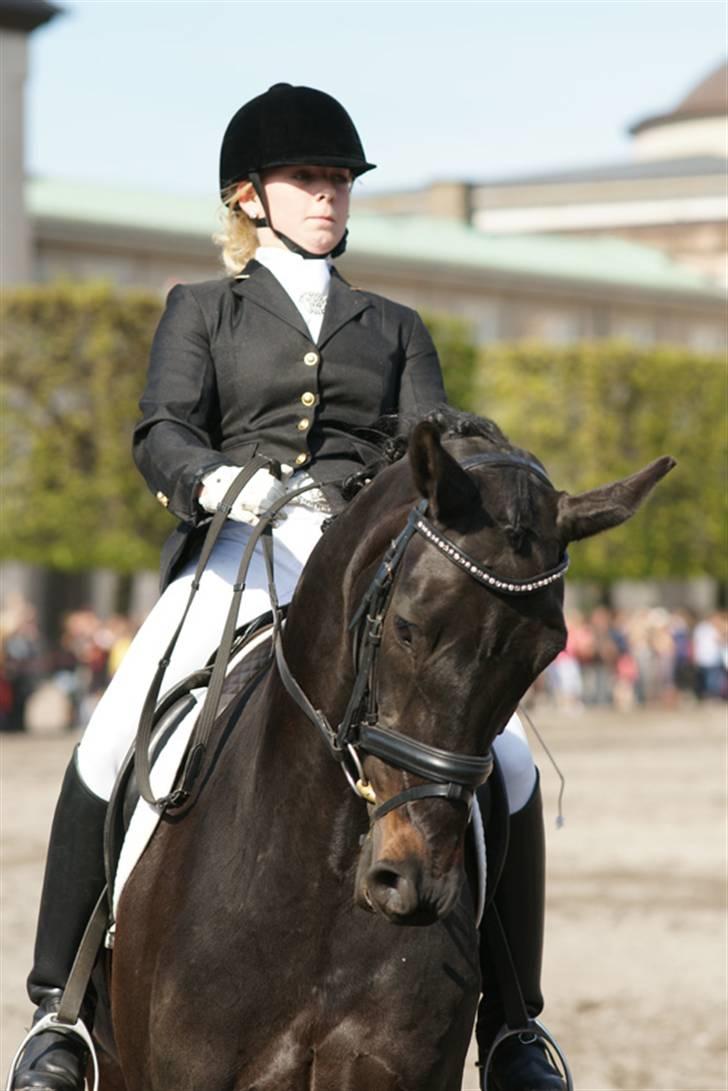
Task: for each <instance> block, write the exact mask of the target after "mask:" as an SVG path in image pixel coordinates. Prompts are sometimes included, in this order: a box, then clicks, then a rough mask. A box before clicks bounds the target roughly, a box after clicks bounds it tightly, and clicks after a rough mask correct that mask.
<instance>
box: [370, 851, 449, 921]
mask: <svg viewBox="0 0 728 1091" xmlns="http://www.w3.org/2000/svg"><path fill="white" fill-rule="evenodd" d="M463 879H464V876H463V874H462V872H461V871H460V869H459V868H454V869H452V871H451V872H449V873H448V874H447V875H444V876H442V877H440V878H438V879H437V880H435V879H433V878H432V877H430V876H428V875H427V873H426V872H425V870H424V869H423V867H422V864H421V862H420V861H419V860H418V858H417V857H416V856H408V857H406V858H405V859H403V860H386V859H382V860H378V861H376V862H375V863H372V864H369V865H368V866H367V864H366V863H365V862H364V861H363V860H360V862H359V873H358V875H357V895H356V900H357V903H358V904H359V905H360V906H361V907H362V908H364V909H369V910H371V911H372V912H374V913H381V915H382V916H384V917H386V918H387V920H388V921H391V923H392V924H408V925H425V924H434V923H435V922H436V921H438V920H441V919H442V918H443V917H446V916H447V915H448V913H449V912H450V911H451V910H452V908H453V907H454V905H455V903H456V901H457V899H458V896H459V893H460V888H461V886H462V882H463Z"/></svg>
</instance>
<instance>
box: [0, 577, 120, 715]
mask: <svg viewBox="0 0 728 1091" xmlns="http://www.w3.org/2000/svg"><path fill="white" fill-rule="evenodd" d="M135 628H136V626H135V624H134V623H133V622H132V621H131V619H129V618H127V617H124V616H122V615H115V616H113V617H110V618H107V619H104V620H102V619H101V618H99V617H98V616H97V615H96V614H95V613H94V611H93V610H91V609H89V608H88V607H84V608H83V609H79V610H72V611H70V612H69V613H68V614H66V615H65V616H64V618H63V620H62V625H61V631H60V635H59V637H58V639H57V640H54V641H50V640H48V639H47V638H46V637H45V636H44V634H43V633H42V632H41V629H40V626H39V624H38V618H37V613H36V610H35V608H34V607H33V606H31V605H30V604H29V603H28V602H26V601H25V600H24V599H22V598H20V597H16V598H13V599H11V600H10V601H9V602H8V604H7V605H6V606H5V609H4V610H3V611H2V612H0V731H24V730H25V729H26V727H27V726H28V725H27V720H28V704H29V702H30V700H31V698H32V697H33V696H34V695H35V694H36V693H37V692H38V690H39V688H40V687H41V686H44V687H45V688H46V692H48V691H51V692H52V694H53V695H54V696H55V698H56V699H55V701H53V702H52V703H53V707H54V713H53V715H54V716H55V717H57V716H58V709H59V707H60V709H61V719H62V720H63V722H64V725H65V726H66V727H68V728H69V729H70V728H75V727H83V726H85V724H86V723H87V722H88V720H89V718H90V716H91V713H92V711H93V709H94V706H95V704H96V702H97V701H98V699H99V697H100V696H101V694H102V693H103V691H104V688H105V686H106V684H107V682H108V681H109V679H110V678H111V676H112V674H113V673H114V671H115V670H116V668H117V667H118V665H119V663H120V662H121V658H122V656H123V655H124V652H125V651H126V649H127V647H128V646H129V643H130V641H131V639H132V637H133V635H134V632H135Z"/></svg>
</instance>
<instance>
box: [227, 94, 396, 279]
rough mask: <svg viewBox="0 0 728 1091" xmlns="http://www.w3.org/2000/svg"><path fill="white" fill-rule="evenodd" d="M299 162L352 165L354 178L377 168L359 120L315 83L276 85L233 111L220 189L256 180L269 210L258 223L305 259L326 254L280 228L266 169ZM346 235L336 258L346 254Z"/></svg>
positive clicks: (262, 200) (259, 194) (257, 190)
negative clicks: (363, 141)
mask: <svg viewBox="0 0 728 1091" xmlns="http://www.w3.org/2000/svg"><path fill="white" fill-rule="evenodd" d="M295 164H301V165H302V166H304V165H316V166H319V165H320V166H323V167H328V166H331V167H348V168H349V170H351V172H352V173H353V175H354V177H357V176H358V175H360V174H364V172H365V171H368V170H373V169H374V166H375V164H374V163H367V161H366V158H365V156H364V149H363V147H362V144H361V140H360V139H359V135H358V133H357V131H356V129H355V128H354V123H353V122H352V120H351V118H350V117H349V115H348V114H347V112H346V110H345V109H344V107H343V106H342V105H341V103H339V102H337V101H336V99H335V98H332V97H331V95H327V94H325V93H324V92H323V91H316V90H314V88H313V87H292V86H291V84H290V83H276V84H274V85H273V87H271V88H269V90H268V91H266V92H265V93H264V94H262V95H258V97H257V98H254V99H251V100H250V102H246V103H245V105H244V106H241V107H240V109H239V110H238V112H237V113H236V114H234V115H233V117H232V119H231V121H230V124H229V125H228V127H227V129H226V130H225V135H224V137H223V141H222V148H221V150H220V192H221V193H222V194H223V195H224V193H225V191H226V190H227V189H228V188H229V187H230V186H231V185H235V183H237V182H242V181H245V180H246V179H247V180H250V182H252V184H253V187H254V188H255V192H256V193H257V194H258V197H259V198H260V200H261V202H262V204H263V208H264V209H265V213H266V218H265V219H259V220H256V226H257V227H270V229H271V231H273V232H274V234H276V235H277V236H278V238H279V239H281V241H282V242H284V243H285V245H286V246H287V247H288V248H289V250H293V252H294V253H296V254H301V255H302V256H303V257H308V258H313V257H321V255H320V254H311V253H309V251H307V250H304V249H303V247H301V246H299V245H298V244H297V243H295V242H293V240H292V239H289V238H287V237H286V236H285V235H283V234H282V233H281V232H279V231H276V229H275V227H274V226H273V224H272V223H271V222H270V213H269V210H268V203H267V200H266V197H265V191H264V189H263V184H262V182H261V178H260V173H261V171H263V170H266V169H267V168H269V167H284V166H293V165H295ZM346 235H347V232H344V236H343V238H342V239H341V242H339V244H338V246H337V247H336V248H335V250H333V251H332V256H333V257H336V256H338V255H339V254H341V253H343V251H344V249H345V248H346Z"/></svg>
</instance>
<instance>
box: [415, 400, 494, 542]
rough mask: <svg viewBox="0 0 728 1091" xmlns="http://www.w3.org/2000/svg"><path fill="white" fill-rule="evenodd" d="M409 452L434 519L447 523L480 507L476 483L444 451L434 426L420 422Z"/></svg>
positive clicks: (418, 484)
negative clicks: (468, 509) (476, 506)
mask: <svg viewBox="0 0 728 1091" xmlns="http://www.w3.org/2000/svg"><path fill="white" fill-rule="evenodd" d="M408 451H409V460H410V465H411V467H412V476H413V477H414V480H415V485H416V486H417V489H418V491H419V492H420V493H421V495H422V496H424V497H425V499H426V500H428V501H429V510H430V514H431V515H432V516H433V518H435V519H437V520H439V522H441V523H447V522H448V521H450V520H452V519H454V518H456V517H457V516H458V515H462V513H463V512H464V511H465V510H467V508H469V507H472V506H473V505H474V504H478V503H480V494H479V493H478V490H477V488H476V486H475V483H474V482H473V480H472V478H471V477H469V476H468V474H467V473H466V472H465V470H463V469H462V467H460V466H459V465H458V464H457V462H456V461H455V459H454V458H453V457H452V455H449V454H448V453H447V451H446V450H445V449H444V447H443V446H442V443H441V442H440V432H439V431H438V429H437V428H436V427H435V425H434V424H431V423H430V422H429V421H420V423H419V424H417V425H416V426H415V428H414V429H413V431H412V435H411V436H410V441H409V447H408Z"/></svg>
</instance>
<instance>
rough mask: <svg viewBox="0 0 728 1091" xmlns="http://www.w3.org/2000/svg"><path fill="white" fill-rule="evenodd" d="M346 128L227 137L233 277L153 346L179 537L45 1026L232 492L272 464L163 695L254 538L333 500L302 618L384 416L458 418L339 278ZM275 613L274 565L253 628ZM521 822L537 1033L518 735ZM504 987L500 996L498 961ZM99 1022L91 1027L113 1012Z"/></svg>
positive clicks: (111, 694)
mask: <svg viewBox="0 0 728 1091" xmlns="http://www.w3.org/2000/svg"><path fill="white" fill-rule="evenodd" d="M372 169H373V164H371V163H368V162H367V161H366V159H365V156H364V151H363V148H362V145H361V141H360V139H359V136H358V134H357V132H356V129H355V128H354V125H353V124H352V121H351V119H350V118H349V116H348V114H347V113H346V111H345V110H344V109H343V107H342V106H341V105H340V104H339V103H338V102H337V101H336V100H335V99H333V98H331V97H330V96H329V95H326V94H324V93H323V92H321V91H317V90H313V89H312V88H308V87H292V86H291V85H289V84H285V83H280V84H276V85H275V86H273V87H271V88H270V89H269V90H268V91H267V92H265V93H264V94H262V95H259V96H258V97H257V98H255V99H253V100H252V101H250V102H248V103H246V104H245V105H244V106H242V107H241V109H240V110H238V111H237V113H236V114H235V115H234V117H233V118H232V120H231V121H230V124H229V125H228V128H227V131H226V133H225V136H224V139H223V144H222V152H221V160H220V189H221V195H222V199H223V203H224V206H225V222H224V227H223V230H222V232H221V234H220V235H218V236H217V237H216V241H218V242H219V243H220V244H221V246H222V252H223V260H224V262H225V265H226V267H227V270H228V272H229V273H230V274H231V275H230V276H228V277H225V278H221V279H216V280H214V281H208V282H205V283H201V284H194V285H178V286H176V287H175V288H174V289H173V290H172V292H171V293H170V295H169V298H168V300H167V305H166V309H165V312H164V314H163V316H162V319H161V321H160V324H159V327H158V329H157V333H156V335H155V338H154V342H153V346H152V352H151V363H150V371H149V378H148V383H147V386H146V389H145V391H144V394H143V397H142V400H141V409H142V413H143V419H142V421H141V423H140V424H139V425H138V426H137V428H136V431H135V436H134V451H135V458H136V461H137V464H138V466H139V469H140V470H141V472H142V474H143V475H144V477H145V478H146V481H147V483H148V484H149V486H150V488H151V490H152V492H153V493H155V494H156V496H157V499H158V500H159V501H160V502H161V503H162V504H163V505H164V506H165V507H169V509H170V511H171V512H172V513H173V514H174V515H175V516H177V517H178V519H179V520H181V522H180V524H179V525H178V527H177V530H176V531H175V532H174V533H173V534H172V536H171V538H170V540H169V541H168V543H167V545H166V546H165V549H164V552H163V559H162V588H163V593H162V595H161V597H160V599H159V601H158V602H157V604H156V606H155V607H154V609H153V610H152V611H151V613H150V614H149V616H148V618H147V620H146V621H145V622H144V624H143V626H142V627H141V629H140V630H139V633H138V634H137V636H136V637H135V639H134V641H133V642H132V645H131V647H130V649H129V651H128V653H127V655H126V657H125V659H124V660H123V662H122V664H121V666H120V668H119V670H118V671H117V673H116V674H115V676H114V678H113V680H112V682H111V684H110V685H109V687H108V689H107V691H106V693H105V694H104V696H103V697H102V699H101V701H100V702H99V705H98V707H97V709H96V711H95V713H94V715H93V717H92V719H91V721H90V723H89V725H88V727H87V729H86V731H85V733H84V736H83V738H82V740H81V742H80V744H79V746H78V747H77V749H76V751H75V753H74V756H73V758H72V760H71V763H70V765H69V767H68V770H67V772H66V776H65V779H64V782H63V786H62V789H61V795H60V798H59V801H58V804H57V808H56V813H55V818H54V821H53V828H52V832H51V840H50V846H49V850H48V858H47V863H46V872H45V879H44V885H43V893H42V898H41V907H40V915H39V921H38V931H37V938H36V947H35V960H34V965H33V968H32V970H31V973H30V976H29V978H28V992H29V995H30V998H31V1000H32V1001H33V1002H34V1003H35V1004H36V1005H37V1006H38V1011H37V1013H36V1016H35V1018H36V1019H38V1018H40V1017H42V1016H43V1015H45V1014H47V1013H48V1012H52V1011H56V1010H57V1009H58V1006H59V1002H60V996H61V994H62V991H63V988H64V985H65V983H66V980H67V977H68V974H69V971H70V966H71V963H72V961H73V958H74V955H75V952H76V950H77V947H78V944H79V941H80V938H81V935H82V932H83V929H84V926H85V924H86V921H87V919H88V918H89V916H90V913H91V910H92V908H93V905H94V904H95V901H96V899H97V898H98V896H99V894H100V892H101V890H102V888H103V885H104V881H105V877H104V867H103V852H102V841H103V824H104V817H105V812H106V805H107V801H108V799H109V797H110V795H111V791H112V788H113V785H114V780H115V776H116V773H117V771H118V769H119V767H120V765H121V762H122V761H123V758H124V756H125V754H126V752H127V750H128V748H129V745H130V744H131V742H132V740H133V737H134V733H135V730H136V726H137V723H138V720H139V715H140V712H141V708H142V704H143V702H144V698H145V695H146V693H147V690H148V688H149V686H150V683H151V681H152V676H153V674H154V670H155V667H156V664H157V661H158V659H159V655H160V651H161V649H163V648H164V647H166V646H167V644H168V643H169V641H170V639H171V636H172V633H173V632H174V630H175V628H176V627H177V624H178V622H179V620H180V617H181V615H182V611H183V609H184V605H185V603H186V600H187V597H188V594H189V590H190V584H191V580H192V573H193V570H194V564H195V559H196V555H197V554H198V553H199V549H200V543H201V539H202V537H204V532H205V529H206V524H207V523H209V519H210V514H209V513H212V512H214V511H215V510H216V509H217V506H218V504H219V503H220V501H221V500H222V497H223V496H224V494H225V492H226V490H227V488H228V486H229V485H230V483H231V481H232V480H233V479H234V478H235V477H236V476H237V475H238V474H239V472H240V468H241V467H242V466H244V465H245V464H246V462H247V461H248V460H250V458H251V457H252V456H253V454H254V453H258V454H259V455H260V454H262V455H265V456H267V457H268V458H269V459H270V464H269V467H268V468H261V469H258V470H257V471H256V472H255V474H254V476H253V477H252V478H251V479H250V481H249V482H248V483H247V485H245V486H244V488H243V490H242V492H241V493H240V495H239V496H238V498H237V499H236V501H235V502H234V504H233V507H232V510H231V511H230V514H229V518H228V519H227V521H226V523H225V525H224V529H223V532H222V533H221V535H220V537H219V538H218V541H217V543H216V545H215V548H214V551H213V554H212V557H211V558H210V561H209V563H208V565H207V568H206V570H205V572H204V574H203V576H202V578H201V582H200V588H199V592H198V594H197V596H196V599H195V600H194V602H193V606H192V608H191V612H190V615H189V616H188V618H187V622H186V624H185V626H184V629H183V632H182V634H181V636H180V639H179V640H178V642H177V645H176V647H175V650H174V653H173V655H172V658H171V661H170V664H169V667H168V668H167V673H166V675H165V686H171V685H173V684H174V683H176V682H177V681H179V680H180V679H182V678H184V677H185V676H186V675H187V674H189V673H190V672H191V671H192V670H194V669H196V668H197V667H199V666H200V665H201V664H202V663H204V662H205V660H206V659H207V658H208V656H209V655H210V654H211V652H212V651H213V650H214V648H215V647H216V645H217V642H218V640H219V638H220V630H221V627H222V620H223V619H224V617H225V614H226V612H227V605H228V602H229V598H230V589H231V585H232V584H233V582H234V581H235V578H236V574H237V569H238V565H239V562H240V557H241V555H242V551H243V549H244V547H245V544H246V542H247V540H248V536H249V534H250V531H251V526H254V525H255V524H256V523H257V521H258V516H259V515H260V514H261V512H263V511H265V510H266V508H267V507H269V506H270V504H271V503H273V502H274V501H275V500H277V499H279V498H280V497H281V496H282V495H283V494H284V493H285V492H286V491H290V490H292V489H294V488H297V487H298V486H300V485H302V484H305V483H307V482H315V483H316V485H317V486H319V487H317V488H315V489H313V490H312V491H310V492H308V493H304V494H302V495H301V496H300V497H298V498H297V499H296V500H295V501H294V502H292V503H291V504H290V506H288V507H287V508H286V513H285V515H284V516H281V517H280V519H279V521H278V523H277V525H276V526H275V528H274V531H273V537H274V550H275V565H276V579H277V585H278V593H279V598H280V601H281V602H283V603H285V602H288V601H290V599H291V597H292V594H293V590H294V588H295V585H296V581H297V579H298V576H299V575H300V573H301V571H302V569H303V565H304V564H305V561H306V559H307V557H308V556H309V554H310V552H311V550H312V549H313V547H314V545H315V543H316V541H317V539H318V537H319V535H320V533H321V525H322V523H323V521H324V520H325V519H326V518H327V517H328V516H329V515H330V514H331V511H332V504H333V503H335V499H334V496H333V494H332V491H331V489H330V488H327V487H326V485H327V482H332V481H334V480H339V479H341V478H342V476H344V475H345V474H347V473H351V472H353V471H355V470H357V469H360V468H361V464H362V462H363V461H365V459H366V452H364V453H362V451H361V444H360V442H359V441H358V440H357V439H356V437H355V435H353V434H352V433H353V431H354V430H355V429H356V428H358V427H360V426H361V427H365V426H366V425H367V424H369V423H371V421H373V420H374V419H376V418H377V417H379V416H381V415H382V414H384V413H399V414H400V415H401V416H403V417H407V418H411V417H413V416H415V415H421V414H422V413H424V412H426V411H427V410H429V409H431V408H433V407H434V406H436V405H437V404H440V403H443V402H444V401H445V392H444V389H443V385H442V377H441V373H440V366H439V362H438V359H437V354H436V351H435V348H434V345H433V344H432V341H431V339H430V336H429V334H428V333H427V330H426V329H425V327H424V325H423V323H422V321H421V319H420V318H419V316H418V315H417V314H416V313H415V312H414V311H412V310H410V309H409V308H407V307H404V306H401V305H399V304H397V303H394V302H392V301H391V300H388V299H385V298H383V297H381V296H377V295H374V294H373V293H370V292H364V291H359V290H356V289H353V288H351V287H350V286H349V285H348V284H347V283H346V281H344V280H343V279H342V277H341V276H340V275H339V274H338V272H337V271H336V269H335V267H334V265H333V264H332V258H334V257H336V256H338V255H339V254H341V253H343V251H344V248H345V246H346V237H347V229H346V225H347V220H348V215H349V201H350V192H351V187H352V184H353V181H354V180H355V179H356V178H357V177H358V176H359V175H361V174H363V173H364V172H365V171H368V170H372ZM268 607H269V600H268V594H267V580H266V571H265V565H264V562H263V559H262V557H261V555H260V554H259V553H257V552H256V554H254V556H253V562H252V564H251V567H250V569H249V572H248V580H247V586H246V590H245V592H244V595H243V598H242V602H241V607H240V614H239V618H238V620H239V623H243V622H245V621H247V620H250V619H252V618H254V617H256V616H257V615H258V614H260V613H262V612H263V611H265V610H266V609H268ZM495 750H496V753H497V755H498V757H499V759H500V763H501V766H502V769H503V772H504V778H505V782H506V789H507V798H508V805H509V809H510V811H511V812H512V818H511V829H510V847H509V851H508V855H507V859H506V861H505V865H504V868H503V873H502V876H501V880H500V885H499V892H498V896H497V899H498V902H499V904H500V906H501V910H502V916H503V918H504V925H505V928H506V931H507V932H508V934H509V936H510V938H511V947H512V950H513V957H514V961H515V962H516V965H517V969H518V971H519V977H520V983H521V989H522V992H523V995H524V997H525V1000H526V1003H527V1006H528V1010H529V1013H530V1014H531V1015H534V1016H535V1015H537V1014H538V1013H539V1012H540V1010H541V1007H542V998H541V993H540V985H539V982H540V968H541V942H542V931H543V884H544V864H543V851H544V850H543V824H542V816H541V801H540V794H539V787H538V775H537V772H536V769H535V766H534V764H533V760H532V758H531V755H530V751H529V749H528V744H527V742H526V740H525V736H524V735H523V731H522V729H521V728H520V725H519V724H518V722H517V721H516V720H515V719H514V721H512V722H511V724H509V726H508V728H507V729H506V730H505V731H504V732H503V734H502V735H501V736H500V737H499V738H498V740H497V741H496V744H495ZM481 947H482V949H483V963H484V976H486V977H487V980H488V981H489V982H490V981H493V980H494V978H493V975H492V972H491V967H490V961H489V955H488V952H487V944H486V943H485V940H484V941H483V942H482V943H481ZM83 1015H84V1017H85V1020H86V1022H87V1023H88V1022H90V1021H91V1019H92V1017H93V998H92V997H91V996H88V997H87V999H86V1003H85V1007H84V1011H83ZM503 1020H504V1013H503V1007H502V1003H501V1000H500V998H499V995H498V990H497V989H496V988H493V987H492V988H490V989H489V991H488V995H487V997H486V998H485V999H484V1000H483V1002H482V1003H481V1007H480V1012H479V1015H478V1027H477V1034H478V1042H479V1047H480V1051H481V1057H482V1058H483V1059H484V1058H485V1055H486V1054H487V1052H488V1050H489V1048H490V1044H491V1042H492V1040H493V1038H494V1035H495V1033H496V1032H497V1030H498V1029H499V1027H500V1026H501V1024H502V1023H503ZM86 1060H87V1054H86V1049H85V1046H84V1044H83V1042H81V1041H80V1040H79V1039H77V1038H75V1037H69V1036H64V1035H61V1034H59V1033H58V1032H56V1031H53V1030H46V1031H43V1032H42V1033H40V1034H38V1035H37V1036H36V1037H35V1038H34V1039H31V1041H30V1043H29V1044H28V1046H27V1047H26V1049H25V1051H24V1054H23V1056H22V1058H21V1063H20V1065H19V1066H18V1069H17V1071H16V1075H15V1078H14V1082H13V1084H12V1086H13V1088H15V1089H16V1091H21V1089H23V1091H30V1089H33V1091H81V1089H82V1087H83V1073H84V1069H85V1064H86ZM491 1086H494V1087H495V1088H496V1089H497V1091H559V1089H561V1088H563V1083H562V1080H561V1078H560V1076H559V1075H558V1073H557V1072H556V1071H555V1070H554V1069H553V1067H552V1066H551V1064H550V1062H549V1060H548V1058H547V1056H546V1054H545V1052H544V1051H543V1049H542V1047H541V1045H540V1043H539V1041H538V1040H533V1039H531V1038H529V1037H528V1036H522V1037H520V1038H514V1039H509V1040H508V1041H507V1042H506V1043H504V1044H503V1045H502V1046H500V1047H499V1048H498V1050H497V1051H496V1054H495V1059H494V1067H493V1072H492V1075H491Z"/></svg>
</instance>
